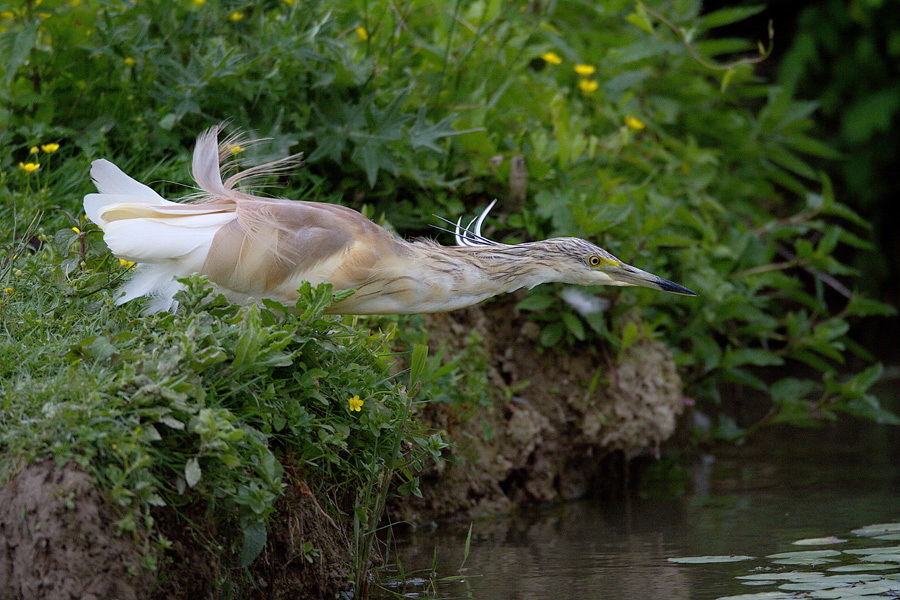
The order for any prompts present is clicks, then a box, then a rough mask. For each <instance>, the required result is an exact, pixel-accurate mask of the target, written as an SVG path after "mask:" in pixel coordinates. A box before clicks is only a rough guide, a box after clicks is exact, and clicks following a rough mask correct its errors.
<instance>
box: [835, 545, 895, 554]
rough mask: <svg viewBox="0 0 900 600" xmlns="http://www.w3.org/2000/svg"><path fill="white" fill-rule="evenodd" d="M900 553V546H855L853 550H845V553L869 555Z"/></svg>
mask: <svg viewBox="0 0 900 600" xmlns="http://www.w3.org/2000/svg"><path fill="white" fill-rule="evenodd" d="M897 553H900V546H875V547H873V548H854V549H853V550H844V554H862V555H864V556H869V555H871V554H897Z"/></svg>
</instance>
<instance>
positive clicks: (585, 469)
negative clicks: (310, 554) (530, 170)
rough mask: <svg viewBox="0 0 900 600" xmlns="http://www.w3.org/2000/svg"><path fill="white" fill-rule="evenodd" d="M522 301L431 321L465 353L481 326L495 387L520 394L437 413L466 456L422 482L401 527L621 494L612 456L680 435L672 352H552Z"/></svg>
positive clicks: (640, 345)
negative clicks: (518, 305) (610, 491)
mask: <svg viewBox="0 0 900 600" xmlns="http://www.w3.org/2000/svg"><path fill="white" fill-rule="evenodd" d="M514 303H515V299H514V298H504V299H501V300H499V301H497V302H494V303H491V304H488V305H487V306H484V307H481V306H476V307H473V308H469V309H466V310H462V311H456V312H454V313H450V314H446V315H436V316H434V317H430V318H429V320H428V328H429V331H430V333H431V345H432V347H436V345H439V344H445V345H447V346H448V347H449V348H451V349H456V348H458V347H459V344H460V343H462V340H464V339H465V337H466V334H467V333H468V332H469V331H470V330H472V329H476V330H477V331H478V332H479V334H480V336H481V339H482V340H483V343H484V349H485V352H486V354H487V358H488V363H489V365H490V382H491V383H492V384H493V385H494V386H496V387H497V388H501V387H505V388H508V389H513V390H518V391H516V392H515V393H514V394H513V395H512V397H511V398H509V399H505V400H504V401H501V402H498V403H496V404H494V405H493V406H480V407H478V408H477V409H476V410H475V411H474V414H473V413H472V412H470V411H466V410H460V409H459V408H456V407H450V406H447V405H439V404H429V405H426V407H425V408H424V409H423V410H422V412H421V413H420V414H419V417H420V418H421V419H422V420H423V421H424V422H425V424H427V425H429V426H432V427H434V428H436V429H439V430H442V431H444V432H446V434H447V436H448V437H449V438H450V439H452V440H453V442H454V443H455V444H456V448H455V450H454V451H453V453H452V455H451V456H450V460H449V461H448V462H446V463H444V464H442V465H434V466H432V467H431V468H430V469H429V470H428V472H426V473H423V474H422V486H421V487H422V492H423V497H422V498H403V499H401V500H399V501H397V502H395V503H394V504H393V505H392V511H391V516H392V518H393V519H394V520H395V521H407V522H409V523H412V524H420V523H423V522H427V521H431V520H435V519H442V518H453V517H460V516H481V515H486V514H492V513H497V512H503V511H507V510H510V509H512V508H513V507H515V506H516V505H518V504H520V503H547V502H556V501H560V500H566V499H572V498H577V497H580V496H583V495H585V494H588V493H596V492H597V491H598V490H602V489H603V487H604V486H608V485H610V481H608V480H609V478H610V477H609V470H610V464H611V462H610V461H611V459H612V458H614V457H618V463H622V462H624V461H628V460H630V459H631V458H634V457H636V456H638V455H641V454H644V453H654V452H656V451H657V449H658V447H659V445H660V444H661V443H662V442H664V441H665V440H667V439H668V438H670V437H671V436H672V434H673V433H674V431H675V428H676V421H677V419H678V417H679V415H681V414H682V413H683V411H684V400H683V397H682V388H681V380H680V378H679V376H678V373H677V371H676V368H675V363H674V362H673V360H672V356H671V354H670V352H669V351H668V349H667V348H666V347H665V346H664V345H662V344H660V343H658V342H654V341H652V340H642V341H639V342H637V343H636V344H635V345H634V346H632V347H631V348H630V349H629V350H628V351H626V352H625V353H624V354H623V355H622V356H615V355H609V354H605V353H604V352H603V351H598V350H596V349H587V348H586V349H585V351H584V352H583V353H580V354H579V353H573V354H562V353H558V352H556V351H555V350H547V349H544V350H542V349H541V347H540V343H539V342H538V336H539V334H540V330H539V328H538V326H537V325H536V324H535V323H533V322H529V321H527V320H526V319H525V318H524V317H522V316H520V315H517V314H516V311H515V309H514V308H513V306H514Z"/></svg>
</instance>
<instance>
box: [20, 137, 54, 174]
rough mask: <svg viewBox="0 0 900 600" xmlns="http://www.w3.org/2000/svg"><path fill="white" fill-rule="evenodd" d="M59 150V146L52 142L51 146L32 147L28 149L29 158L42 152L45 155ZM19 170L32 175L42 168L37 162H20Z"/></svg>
mask: <svg viewBox="0 0 900 600" xmlns="http://www.w3.org/2000/svg"><path fill="white" fill-rule="evenodd" d="M57 150H59V144H57V143H54V142H50V143H49V144H41V146H40V147H38V146H32V147H31V148H29V149H28V154H29V156H37V155H38V154H40V153H41V152H42V151H43V153H44V154H53V153H54V152H56V151H57ZM19 168H20V169H22V170H23V171H25V174H26V175H30V174H32V173H34V172H35V171H37V170H38V169H40V168H41V163H39V162H38V161H36V160H29V161H28V162H20V163H19Z"/></svg>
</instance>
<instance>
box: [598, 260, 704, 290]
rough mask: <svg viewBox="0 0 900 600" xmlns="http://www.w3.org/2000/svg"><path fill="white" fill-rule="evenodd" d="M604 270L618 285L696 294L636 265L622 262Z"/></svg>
mask: <svg viewBox="0 0 900 600" xmlns="http://www.w3.org/2000/svg"><path fill="white" fill-rule="evenodd" d="M604 272H605V273H606V274H607V275H609V277H610V278H611V279H612V280H613V281H615V282H617V283H618V284H619V285H639V286H641V287H648V288H653V289H654V290H662V291H664V292H670V293H672V294H681V295H682V296H696V295H697V294H696V293H695V292H692V291H691V290H689V289H687V288H686V287H684V286H681V285H678V284H677V283H673V282H671V281H669V280H668V279H663V278H662V277H660V276H658V275H654V274H653V273H648V272H647V271H641V270H640V269H638V268H637V267H632V266H631V265H626V264H624V263H623V264H621V265H620V266H618V267H615V268H612V269H604ZM613 285H615V284H613Z"/></svg>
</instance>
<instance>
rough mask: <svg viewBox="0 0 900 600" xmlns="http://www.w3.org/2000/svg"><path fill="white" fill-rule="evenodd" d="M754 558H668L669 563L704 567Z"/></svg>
mask: <svg viewBox="0 0 900 600" xmlns="http://www.w3.org/2000/svg"><path fill="white" fill-rule="evenodd" d="M752 558H756V557H755V556H741V555H738V554H727V555H724V556H682V557H680V558H670V559H668V561H669V562H673V563H679V564H685V565H705V564H712V563H728V562H738V561H742V560H750V559H752Z"/></svg>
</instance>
